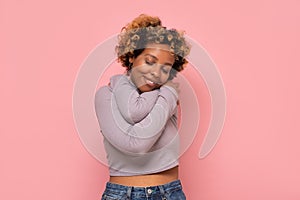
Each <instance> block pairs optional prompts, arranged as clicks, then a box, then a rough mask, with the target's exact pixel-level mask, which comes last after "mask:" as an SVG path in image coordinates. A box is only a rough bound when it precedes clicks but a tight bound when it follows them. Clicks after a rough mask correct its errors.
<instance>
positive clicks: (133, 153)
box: [95, 75, 179, 176]
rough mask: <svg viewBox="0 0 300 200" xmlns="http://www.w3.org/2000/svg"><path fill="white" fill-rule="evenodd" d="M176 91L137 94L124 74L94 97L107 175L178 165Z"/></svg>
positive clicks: (137, 172) (158, 90)
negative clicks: (107, 166)
mask: <svg viewBox="0 0 300 200" xmlns="http://www.w3.org/2000/svg"><path fill="white" fill-rule="evenodd" d="M177 100H178V94H177V92H176V90H175V89H174V88H172V87H170V86H166V85H163V86H161V87H160V88H159V89H155V90H153V91H149V92H143V93H139V91H138V89H137V88H136V86H135V85H134V84H133V83H132V81H131V80H130V78H129V76H127V75H114V76H112V77H111V78H110V83H109V85H107V86H103V87H100V88H99V89H98V90H97V92H96V95H95V110H96V115H97V118H98V122H99V126H100V130H101V132H102V134H103V138H104V139H103V144H104V148H105V151H106V158H107V162H108V165H109V171H110V176H134V175H141V174H150V173H157V172H161V171H164V170H167V169H170V168H172V167H175V166H177V165H178V156H179V135H178V128H177Z"/></svg>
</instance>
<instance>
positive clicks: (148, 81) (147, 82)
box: [145, 78, 159, 87]
mask: <svg viewBox="0 0 300 200" xmlns="http://www.w3.org/2000/svg"><path fill="white" fill-rule="evenodd" d="M145 81H146V84H147V85H149V86H151V87H156V86H159V83H156V82H154V81H151V80H149V79H147V78H145Z"/></svg>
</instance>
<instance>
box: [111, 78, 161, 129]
mask: <svg viewBox="0 0 300 200" xmlns="http://www.w3.org/2000/svg"><path fill="white" fill-rule="evenodd" d="M112 92H113V98H115V101H116V103H117V106H118V108H119V111H120V112H121V114H122V116H123V118H124V119H125V120H126V121H127V122H129V123H131V124H134V123H137V122H139V121H141V120H142V119H143V118H145V117H146V116H147V115H148V114H149V112H150V111H151V110H152V108H153V106H154V105H155V103H156V101H157V98H158V95H159V90H157V89H156V90H153V91H150V92H143V93H141V94H140V93H139V92H138V90H137V88H136V86H134V84H133V83H132V82H131V81H130V80H129V77H128V76H124V75H122V76H120V78H119V79H118V81H117V82H116V83H115V84H114V86H113V89H112Z"/></svg>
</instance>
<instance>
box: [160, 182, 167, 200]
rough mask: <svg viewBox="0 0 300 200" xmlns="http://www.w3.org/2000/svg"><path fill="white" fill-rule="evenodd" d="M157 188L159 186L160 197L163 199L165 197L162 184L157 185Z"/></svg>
mask: <svg viewBox="0 0 300 200" xmlns="http://www.w3.org/2000/svg"><path fill="white" fill-rule="evenodd" d="M158 188H159V191H160V194H161V196H162V199H163V200H164V199H166V197H165V190H164V188H163V186H162V185H159V186H158Z"/></svg>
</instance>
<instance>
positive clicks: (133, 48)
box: [116, 14, 191, 80]
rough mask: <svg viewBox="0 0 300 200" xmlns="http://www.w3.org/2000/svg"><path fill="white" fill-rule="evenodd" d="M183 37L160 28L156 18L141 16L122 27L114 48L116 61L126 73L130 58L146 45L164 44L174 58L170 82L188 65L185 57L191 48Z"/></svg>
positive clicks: (137, 54) (141, 50) (182, 33)
mask: <svg viewBox="0 0 300 200" xmlns="http://www.w3.org/2000/svg"><path fill="white" fill-rule="evenodd" d="M183 35H184V32H179V31H177V30H176V29H167V28H166V27H164V26H162V23H161V20H160V19H159V18H158V17H152V16H149V15H145V14H141V15H140V16H138V17H137V18H135V19H134V20H133V21H132V22H131V23H129V24H127V25H126V26H125V27H123V28H122V30H121V33H120V34H119V36H118V40H119V41H118V45H117V46H116V52H117V56H118V61H119V62H121V64H122V66H123V67H125V68H126V70H127V72H128V71H129V70H130V69H131V63H130V58H136V57H137V56H139V55H140V54H141V53H142V52H143V51H144V49H145V48H146V46H147V44H151V43H156V44H166V45H168V46H169V47H170V52H171V53H172V54H173V55H174V58H175V62H174V64H173V66H172V68H173V69H175V70H171V72H170V76H169V80H171V79H173V78H174V77H175V76H176V74H177V72H179V71H181V70H183V69H184V67H185V66H186V64H187V63H188V61H187V60H186V58H185V57H186V56H187V55H188V54H189V52H190V48H191V47H190V44H189V43H187V41H186V40H185V38H184V37H183Z"/></svg>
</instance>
